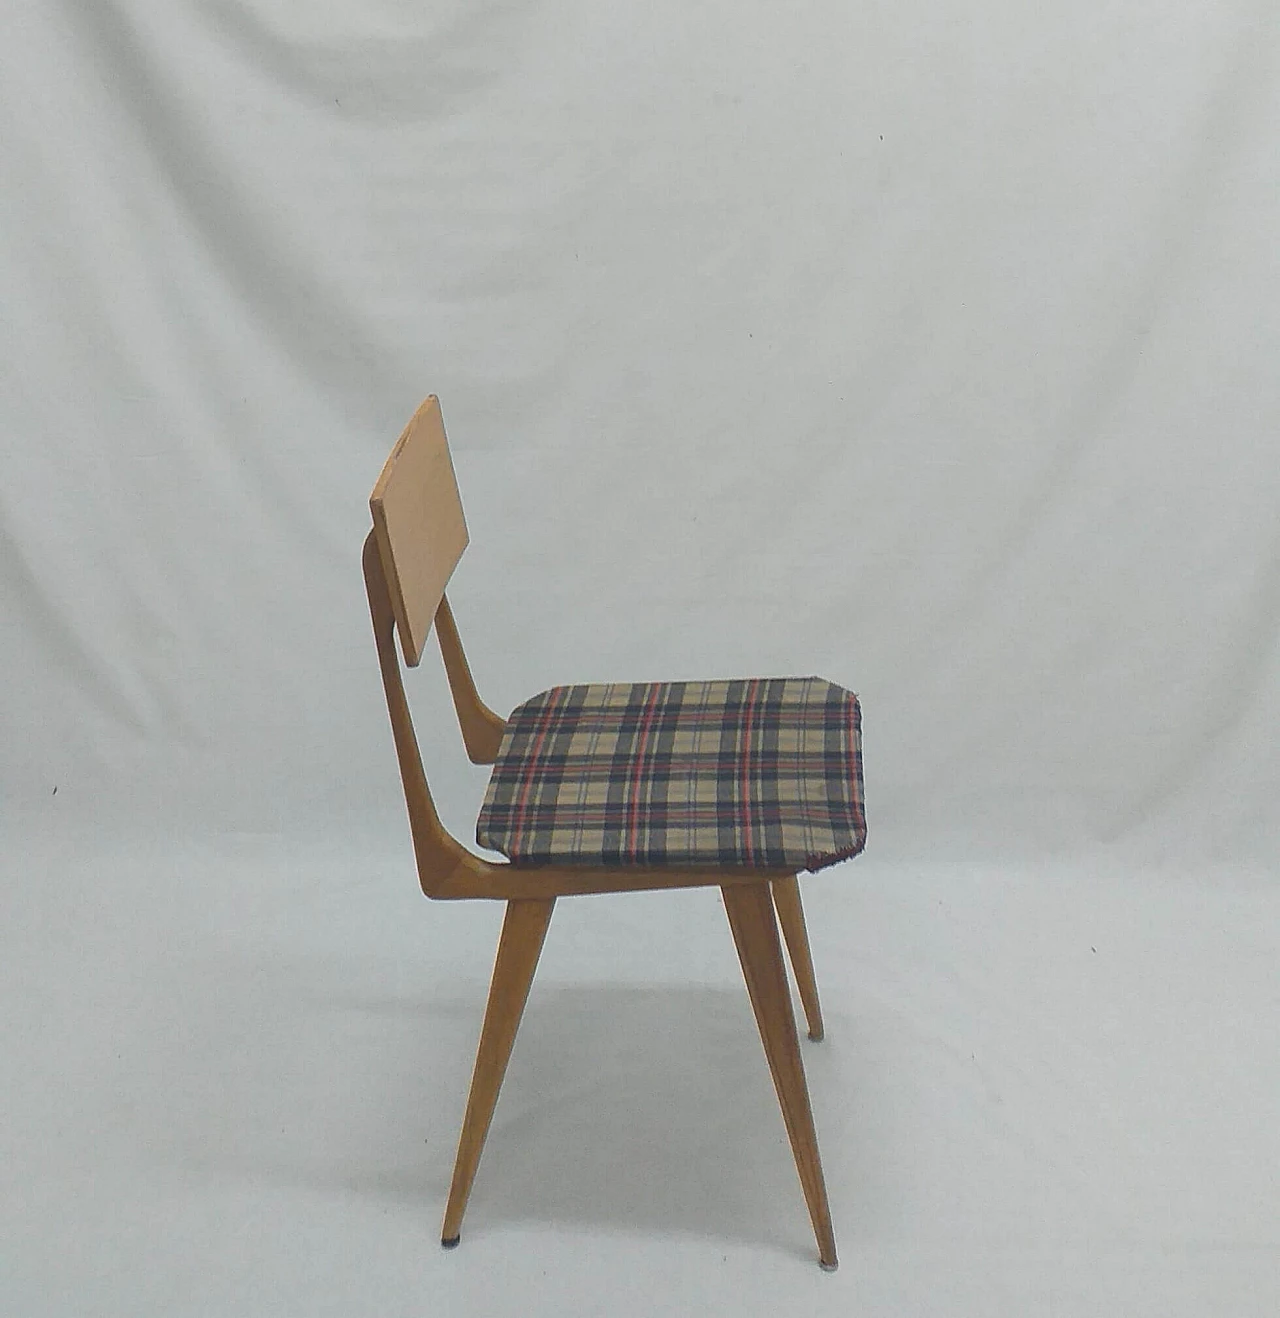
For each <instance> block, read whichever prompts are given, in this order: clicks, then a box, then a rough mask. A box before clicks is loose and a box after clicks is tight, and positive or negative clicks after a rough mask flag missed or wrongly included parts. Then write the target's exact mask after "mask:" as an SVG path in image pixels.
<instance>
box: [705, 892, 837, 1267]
mask: <svg viewBox="0 0 1280 1318" xmlns="http://www.w3.org/2000/svg"><path fill="white" fill-rule="evenodd" d="M721 891H722V892H723V893H724V905H725V910H726V911H727V912H728V914H729V927H730V928H731V929H732V930H733V941H734V943H735V944H736V945H737V948H738V959H739V960H740V961H741V962H742V974H743V977H744V978H745V979H746V981H747V992H748V993H749V994H750V995H751V1005H752V1007H753V1008H754V1009H755V1014H756V1024H757V1025H758V1026H759V1027H760V1038H761V1040H762V1041H763V1042H764V1051H765V1056H766V1057H767V1058H768V1059H769V1070H770V1071H771V1072H772V1073H773V1084H774V1088H775V1089H776V1090H777V1091H778V1103H779V1105H780V1106H781V1108H782V1119H783V1121H784V1122H785V1123H786V1127H787V1136H788V1138H789V1139H790V1140H791V1151H792V1153H793V1154H794V1155H795V1160H796V1170H797V1171H798V1172H799V1173H800V1184H801V1186H802V1187H803V1189H804V1197H805V1202H806V1203H807V1204H808V1206H809V1217H810V1219H811V1220H812V1222H813V1233H814V1235H815V1236H816V1237H817V1240H818V1258H819V1260H820V1261H821V1263H822V1266H823V1267H824V1268H826V1269H828V1270H831V1269H834V1268H835V1266H836V1241H835V1235H834V1233H833V1232H832V1229H831V1209H830V1207H829V1205H828V1204H827V1187H826V1183H825V1182H824V1180H823V1176H822V1162H821V1159H820V1158H819V1156H818V1137H817V1134H816V1133H815V1131H814V1129H813V1111H812V1109H811V1108H810V1106H809V1088H808V1085H807V1084H806V1083H805V1078H804V1063H803V1062H802V1061H801V1059H800V1040H799V1038H798V1037H797V1035H796V1021H795V1017H794V1016H793V1015H792V1012H791V989H790V986H789V985H788V983H787V970H786V966H785V965H784V964H783V961H782V945H781V943H780V942H779V940H778V926H777V923H776V922H775V920H774V914H773V900H772V897H771V896H770V892H769V885H768V884H767V883H765V882H761V883H743V884H732V885H727V886H726V887H724V888H722V889H721Z"/></svg>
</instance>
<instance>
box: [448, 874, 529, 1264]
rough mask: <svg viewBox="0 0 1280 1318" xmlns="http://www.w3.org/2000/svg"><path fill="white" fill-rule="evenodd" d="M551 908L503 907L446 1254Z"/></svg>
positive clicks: (463, 1206) (486, 1131)
mask: <svg viewBox="0 0 1280 1318" xmlns="http://www.w3.org/2000/svg"><path fill="white" fill-rule="evenodd" d="M554 906H555V898H554V897H550V898H536V899H529V900H522V901H509V902H508V903H507V915H506V919H505V920H503V922H502V937H501V939H499V941H498V957H497V960H496V961H495V963H494V967H493V982H492V983H491V984H490V986H489V1005H488V1006H487V1007H486V1008H485V1013H484V1028H483V1029H482V1030H481V1032H480V1048H479V1051H478V1052H477V1053H476V1069H475V1073H474V1074H473V1075H472V1077H471V1095H470V1097H469V1098H468V1099H467V1114H466V1116H465V1117H464V1118H463V1120H462V1136H461V1138H460V1139H459V1140H458V1158H457V1161H456V1162H455V1163H454V1167H453V1184H452V1186H450V1188H449V1204H448V1207H447V1208H446V1209H445V1212H444V1229H443V1230H442V1231H441V1233H440V1243H441V1244H442V1245H444V1246H445V1247H446V1248H450V1247H452V1246H453V1245H456V1244H457V1243H458V1239H459V1235H460V1231H461V1227H462V1215H463V1213H465V1212H466V1211H467V1198H468V1196H469V1195H470V1194H471V1183H472V1182H473V1181H474V1180H475V1176H476V1167H477V1166H478V1165H479V1163H480V1154H481V1152H482V1151H483V1150H484V1141H485V1137H486V1136H487V1135H488V1134H489V1123H490V1121H491V1120H492V1119H493V1109H494V1106H495V1105H496V1104H497V1101H498V1090H499V1089H501V1088H502V1077H503V1076H504V1075H506V1073H507V1060H508V1059H509V1058H510V1056H511V1045H512V1044H513V1043H515V1040H516V1030H518V1029H519V1028H520V1017H521V1016H522V1015H523V1014H524V1004H525V1002H526V1001H527V1000H528V997H529V985H530V984H531V983H532V981H533V972H534V970H535V969H536V967H537V965H538V957H539V955H540V954H541V952H542V943H543V940H544V939H545V938H546V936H547V924H548V922H549V921H550V919H551V910H552V908H553V907H554Z"/></svg>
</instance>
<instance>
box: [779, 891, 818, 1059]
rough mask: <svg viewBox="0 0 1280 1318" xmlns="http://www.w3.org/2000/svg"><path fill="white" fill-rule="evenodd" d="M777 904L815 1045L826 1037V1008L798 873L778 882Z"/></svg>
mask: <svg viewBox="0 0 1280 1318" xmlns="http://www.w3.org/2000/svg"><path fill="white" fill-rule="evenodd" d="M771 887H772V888H773V904H774V906H776V907H777V908H778V924H779V925H781V927H782V936H783V938H785V939H786V940H787V951H788V952H790V953H791V969H792V970H793V971H795V976H796V987H797V988H798V989H799V990H800V1002H801V1004H802V1005H803V1007H804V1018H805V1020H806V1021H808V1023H809V1038H811V1039H812V1040H813V1041H814V1042H815V1043H816V1042H817V1041H818V1040H820V1039H821V1038H822V1033H823V1031H822V1007H821V1006H820V1005H819V1003H818V981H817V980H816V979H815V978H814V974H813V954H812V952H811V951H810V950H809V930H808V928H807V927H806V925H805V922H804V907H803V906H802V905H801V902H800V881H799V879H797V878H796V876H795V875H794V874H790V875H788V876H787V877H786V878H785V879H774V881H773V883H772V884H771Z"/></svg>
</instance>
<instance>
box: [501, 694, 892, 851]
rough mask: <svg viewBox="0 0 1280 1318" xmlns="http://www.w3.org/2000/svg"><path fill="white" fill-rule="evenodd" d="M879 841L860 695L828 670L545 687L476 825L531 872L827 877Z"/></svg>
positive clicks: (514, 718)
mask: <svg viewBox="0 0 1280 1318" xmlns="http://www.w3.org/2000/svg"><path fill="white" fill-rule="evenodd" d="M866 834H867V828H866V817H865V812H864V809H863V792H862V737H861V711H860V708H859V705H858V698H857V696H855V695H853V694H852V692H849V691H846V690H844V689H843V688H842V687H839V686H836V685H835V684H834V683H832V682H827V681H824V680H823V679H822V678H818V677H778V678H754V679H744V680H736V681H721V682H648V683H634V684H607V685H606V684H599V685H590V686H567V687H554V688H552V689H551V690H550V691H544V692H543V693H542V694H541V695H538V696H535V697H534V698H533V699H532V700H528V701H526V702H525V703H524V704H523V705H521V706H520V707H519V708H518V709H516V710H515V711H514V712H513V713H512V715H511V717H510V718H509V719H508V720H507V726H506V730H505V732H504V734H503V738H502V745H501V748H500V749H499V751H498V759H497V763H496V764H495V765H494V768H493V775H492V777H491V778H490V780H489V788H488V791H487V793H486V795H485V801H484V806H483V808H482V810H481V812H480V819H479V822H478V823H477V826H476V840H477V841H478V842H479V843H480V845H481V846H483V847H488V848H490V849H492V850H494V851H498V852H501V853H502V854H503V855H505V856H506V857H507V858H508V859H510V860H511V861H512V862H513V863H515V864H521V865H538V864H551V863H555V864H570V865H572V864H581V865H615V864H616V865H710V866H728V865H745V866H752V867H756V868H773V867H780V868H787V869H793V870H801V869H808V870H815V869H820V868H822V867H823V866H824V865H832V864H834V863H835V862H836V861H839V860H844V859H845V858H847V857H849V856H854V855H857V853H858V852H859V851H861V850H862V848H863V846H864V844H865V842H866Z"/></svg>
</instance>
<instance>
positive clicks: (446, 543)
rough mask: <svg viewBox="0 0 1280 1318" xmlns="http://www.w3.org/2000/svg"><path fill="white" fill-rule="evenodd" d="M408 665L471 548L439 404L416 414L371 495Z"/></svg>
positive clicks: (426, 406)
mask: <svg viewBox="0 0 1280 1318" xmlns="http://www.w3.org/2000/svg"><path fill="white" fill-rule="evenodd" d="M369 509H370V511H371V512H372V513H373V531H374V536H375V538H376V540H377V544H378V551H379V554H380V555H381V558H382V566H383V571H384V572H385V574H386V579H387V586H388V590H389V592H390V595H391V607H392V610H393V612H394V613H395V619H396V630H397V631H398V632H399V633H400V647H401V649H402V650H403V652H404V661H405V663H406V664H408V665H409V666H410V667H411V668H412V667H414V666H416V665H417V663H418V661H419V660H420V659H421V658H422V647H423V646H424V645H425V644H426V641H427V636H428V634H429V633H430V631H431V620H432V619H433V618H434V617H435V614H436V609H437V608H438V606H439V604H440V600H441V599H442V598H443V596H444V588H445V586H446V585H448V583H449V578H450V577H451V576H452V575H453V569H454V568H455V567H457V566H458V560H459V559H460V558H461V557H462V551H463V550H464V549H465V548H466V547H467V539H468V537H467V523H466V521H465V519H464V518H463V515H462V500H461V498H460V497H459V495H458V482H457V478H456V477H455V476H454V473H453V459H452V458H451V457H450V456H449V441H448V440H447V439H446V438H445V433H444V418H443V417H442V416H441V415H440V400H439V399H438V398H437V397H436V396H435V395H434V394H432V395H431V397H429V398H428V399H427V401H426V402H425V403H423V404H422V406H421V407H420V408H418V410H417V412H416V413H415V414H414V418H413V420H412V421H410V422H409V424H408V426H406V427H405V432H404V434H403V435H401V436H400V439H399V442H398V443H397V444H396V446H395V448H394V449H392V450H391V456H390V457H389V458H388V459H387V462H386V465H385V466H384V467H383V468H382V475H381V476H379V477H378V483H377V484H376V485H375V486H374V487H373V494H372V495H371V496H370V497H369Z"/></svg>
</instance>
